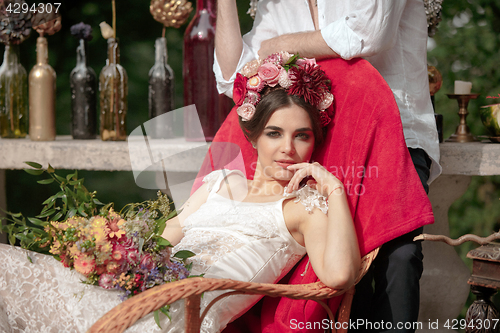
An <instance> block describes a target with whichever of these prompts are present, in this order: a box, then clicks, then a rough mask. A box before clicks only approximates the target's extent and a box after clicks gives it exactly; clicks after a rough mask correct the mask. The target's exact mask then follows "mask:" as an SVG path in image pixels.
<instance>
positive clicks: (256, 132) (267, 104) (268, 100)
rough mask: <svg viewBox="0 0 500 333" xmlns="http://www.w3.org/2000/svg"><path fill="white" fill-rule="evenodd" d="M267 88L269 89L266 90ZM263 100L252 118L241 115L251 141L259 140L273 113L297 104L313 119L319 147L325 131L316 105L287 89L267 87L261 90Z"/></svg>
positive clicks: (246, 134)
mask: <svg viewBox="0 0 500 333" xmlns="http://www.w3.org/2000/svg"><path fill="white" fill-rule="evenodd" d="M266 90H267V91H266ZM261 96H263V97H262V100H261V101H260V102H259V103H258V104H257V106H256V108H255V114H254V115H253V117H252V119H250V120H248V121H243V120H242V119H241V117H239V121H240V127H241V129H242V130H243V133H244V134H245V137H246V138H247V140H248V141H249V142H252V141H253V142H255V141H257V139H258V137H259V136H260V135H261V134H262V132H263V131H264V128H265V127H266V124H267V122H268V121H269V119H270V118H271V116H272V115H273V113H274V112H275V111H276V110H278V109H279V108H282V107H287V106H292V105H297V106H299V107H301V108H302V109H304V110H305V111H306V112H307V114H308V115H309V118H310V119H311V125H312V130H313V133H314V146H315V147H317V146H318V145H320V144H321V143H322V142H323V137H324V135H325V133H324V132H323V130H324V128H323V127H322V126H321V121H320V116H319V111H318V109H317V108H316V107H315V106H312V105H311V104H309V103H307V102H306V101H305V100H304V99H303V98H302V97H299V96H296V95H288V93H287V92H286V90H285V89H283V88H281V87H279V88H271V87H265V88H264V90H263V91H262V92H261Z"/></svg>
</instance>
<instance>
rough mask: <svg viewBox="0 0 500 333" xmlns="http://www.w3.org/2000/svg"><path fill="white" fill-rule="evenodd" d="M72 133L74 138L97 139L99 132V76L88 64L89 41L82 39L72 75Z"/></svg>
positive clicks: (77, 50)
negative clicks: (97, 95) (97, 90)
mask: <svg viewBox="0 0 500 333" xmlns="http://www.w3.org/2000/svg"><path fill="white" fill-rule="evenodd" d="M69 77H70V80H69V81H70V87H71V135H72V136H73V139H95V137H96V132H97V128H96V127H97V106H96V88H97V78H96V74H95V72H94V70H93V69H92V67H89V66H88V59H87V41H86V40H84V39H80V45H79V46H78V48H77V49H76V67H75V68H73V70H72V71H71V73H70V75H69Z"/></svg>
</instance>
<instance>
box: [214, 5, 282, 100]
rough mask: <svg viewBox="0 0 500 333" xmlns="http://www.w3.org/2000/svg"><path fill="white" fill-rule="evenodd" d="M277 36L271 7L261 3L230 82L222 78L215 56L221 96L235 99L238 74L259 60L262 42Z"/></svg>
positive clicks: (244, 38)
mask: <svg viewBox="0 0 500 333" xmlns="http://www.w3.org/2000/svg"><path fill="white" fill-rule="evenodd" d="M276 36H278V32H277V30H276V28H275V25H274V22H273V20H272V15H271V13H270V11H269V7H268V5H267V4H265V3H263V2H261V1H259V3H258V5H257V13H256V16H255V21H254V24H253V27H252V30H250V32H248V33H247V34H245V35H244V36H243V51H242V52H241V56H240V60H239V61H238V65H237V67H236V71H235V72H234V73H233V75H231V77H230V78H229V80H225V79H224V77H223V76H222V71H221V69H220V65H219V62H218V60H217V56H216V55H215V54H214V66H213V71H214V74H215V79H216V80H217V90H218V91H219V94H226V95H227V96H229V97H233V83H234V80H235V78H236V73H238V72H239V71H241V69H242V68H243V66H245V64H246V63H248V62H250V61H252V60H254V59H257V58H258V53H257V52H258V51H259V49H260V44H261V43H262V41H264V40H267V39H270V38H273V37H276ZM214 53H215V51H214Z"/></svg>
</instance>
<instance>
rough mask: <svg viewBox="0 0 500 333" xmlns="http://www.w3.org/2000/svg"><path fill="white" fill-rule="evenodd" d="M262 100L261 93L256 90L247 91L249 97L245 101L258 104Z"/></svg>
mask: <svg viewBox="0 0 500 333" xmlns="http://www.w3.org/2000/svg"><path fill="white" fill-rule="evenodd" d="M259 102H260V94H259V93H258V92H256V91H252V90H249V91H248V93H247V98H245V103H250V104H253V105H257V103H259Z"/></svg>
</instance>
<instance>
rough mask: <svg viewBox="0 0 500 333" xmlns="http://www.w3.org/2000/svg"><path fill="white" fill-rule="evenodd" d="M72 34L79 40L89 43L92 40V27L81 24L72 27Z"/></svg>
mask: <svg viewBox="0 0 500 333" xmlns="http://www.w3.org/2000/svg"><path fill="white" fill-rule="evenodd" d="M71 34H72V35H73V36H75V37H76V38H78V39H84V40H86V41H87V42H90V41H91V40H92V27H91V26H90V25H88V24H85V23H83V22H80V23H78V24H75V25H72V26H71Z"/></svg>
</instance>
